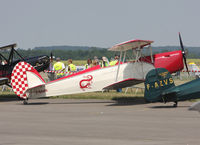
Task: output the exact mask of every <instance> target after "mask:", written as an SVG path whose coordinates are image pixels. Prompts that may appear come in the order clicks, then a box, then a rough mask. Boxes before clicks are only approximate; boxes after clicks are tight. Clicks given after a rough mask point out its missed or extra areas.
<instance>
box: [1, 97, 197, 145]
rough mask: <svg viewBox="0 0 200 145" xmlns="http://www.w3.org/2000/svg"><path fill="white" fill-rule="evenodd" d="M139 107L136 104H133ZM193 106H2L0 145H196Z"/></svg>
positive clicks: (51, 102) (56, 102)
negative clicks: (191, 107)
mask: <svg viewBox="0 0 200 145" xmlns="http://www.w3.org/2000/svg"><path fill="white" fill-rule="evenodd" d="M136 102H137V101H136ZM191 104H192V102H189V101H188V102H180V103H179V104H178V105H179V106H178V107H177V108H174V107H172V105H173V104H172V103H168V104H162V103H152V104H145V103H144V102H142V101H139V102H137V103H130V102H129V103H128V102H123V101H122V102H119V101H118V102H116V101H110V100H71V99H36V100H29V104H28V105H22V102H20V101H16V100H7V101H6V100H4V101H0V145H199V144H200V114H199V113H198V112H196V111H188V107H189V106H190V105H191Z"/></svg>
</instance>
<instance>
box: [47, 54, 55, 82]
mask: <svg viewBox="0 0 200 145" xmlns="http://www.w3.org/2000/svg"><path fill="white" fill-rule="evenodd" d="M47 75H48V78H49V81H53V80H55V73H54V71H53V57H52V56H51V57H50V64H49V68H48V73H47Z"/></svg>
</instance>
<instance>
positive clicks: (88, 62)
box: [85, 58, 92, 69]
mask: <svg viewBox="0 0 200 145" xmlns="http://www.w3.org/2000/svg"><path fill="white" fill-rule="evenodd" d="M91 67H92V60H91V59H90V58H89V59H88V60H87V64H85V69H88V68H91Z"/></svg>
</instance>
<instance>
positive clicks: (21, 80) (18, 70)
mask: <svg viewBox="0 0 200 145" xmlns="http://www.w3.org/2000/svg"><path fill="white" fill-rule="evenodd" d="M32 69H34V68H33V67H32V66H31V65H30V64H28V63H26V62H19V63H18V64H17V65H16V66H15V67H14V69H13V71H12V75H11V85H12V89H13V91H14V92H15V94H17V96H19V97H20V98H23V99H26V97H27V96H26V94H24V93H25V91H26V90H27V89H28V81H27V75H26V71H28V70H32Z"/></svg>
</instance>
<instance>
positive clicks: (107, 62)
mask: <svg viewBox="0 0 200 145" xmlns="http://www.w3.org/2000/svg"><path fill="white" fill-rule="evenodd" d="M107 66H109V61H108V59H107V58H106V57H105V56H103V57H102V63H101V67H107Z"/></svg>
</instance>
